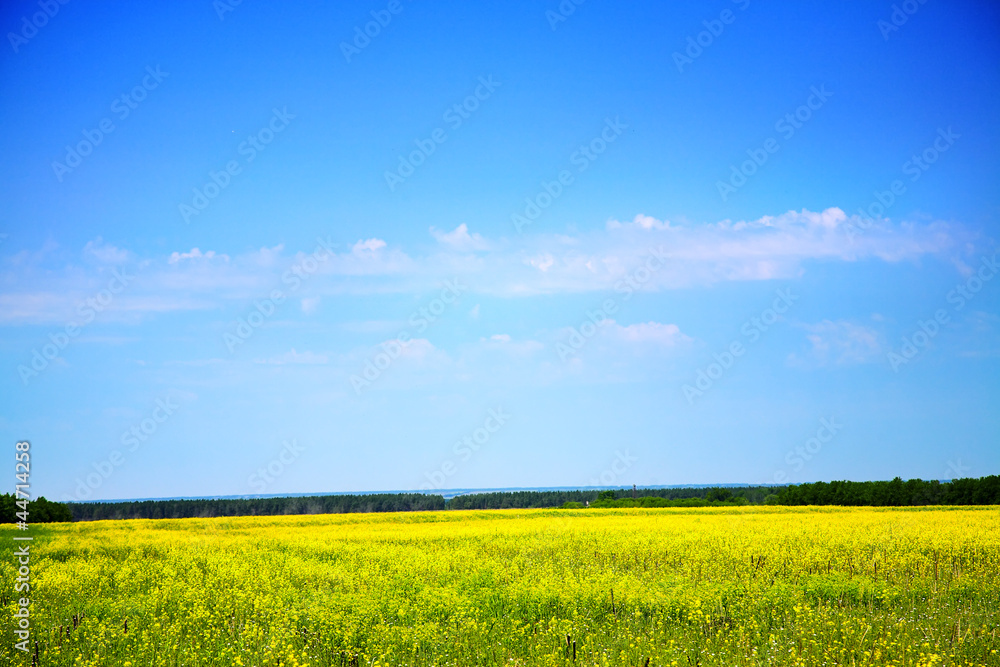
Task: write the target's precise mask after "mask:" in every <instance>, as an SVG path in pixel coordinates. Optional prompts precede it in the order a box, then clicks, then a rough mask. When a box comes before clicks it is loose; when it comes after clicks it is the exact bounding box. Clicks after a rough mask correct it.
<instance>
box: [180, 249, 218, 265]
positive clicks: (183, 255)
mask: <svg viewBox="0 0 1000 667" xmlns="http://www.w3.org/2000/svg"><path fill="white" fill-rule="evenodd" d="M214 257H215V251H214V250H209V251H208V252H202V251H201V250H199V249H198V248H191V252H174V253H171V255H170V257H169V258H168V259H167V263H168V264H177V263H178V262H182V261H184V260H186V259H190V260H197V259H213V258H214ZM219 259H221V260H223V261H225V262H228V261H229V255H219Z"/></svg>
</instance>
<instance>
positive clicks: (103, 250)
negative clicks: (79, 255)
mask: <svg viewBox="0 0 1000 667" xmlns="http://www.w3.org/2000/svg"><path fill="white" fill-rule="evenodd" d="M83 254H84V256H90V257H93V258H94V259H96V260H97V261H99V262H101V263H103V264H124V263H125V262H127V261H128V258H129V254H128V251H127V250H122V249H121V248H118V247H115V246H113V245H111V244H109V243H105V242H104V239H102V238H101V237H100V236H98V237H97V238H96V239H94V240H93V241H88V242H87V245H85V246H83Z"/></svg>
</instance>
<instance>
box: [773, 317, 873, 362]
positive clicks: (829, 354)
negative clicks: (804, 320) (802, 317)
mask: <svg viewBox="0 0 1000 667" xmlns="http://www.w3.org/2000/svg"><path fill="white" fill-rule="evenodd" d="M797 326H798V327H799V328H801V329H804V330H805V331H806V340H807V341H808V343H809V347H808V349H807V350H806V351H805V352H804V353H803V354H802V355H797V354H795V353H792V354H791V355H790V356H789V362H790V363H791V364H792V365H795V366H800V367H802V366H804V367H811V366H828V365H845V364H862V363H867V362H870V361H875V360H878V359H880V358H881V356H882V345H881V343H880V342H879V335H878V332H877V331H875V330H874V329H872V328H870V327H866V326H864V325H861V324H855V323H853V322H848V321H845V320H840V321H837V322H833V321H831V320H823V321H822V322H817V323H816V324H799V325H797Z"/></svg>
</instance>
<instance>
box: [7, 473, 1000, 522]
mask: <svg viewBox="0 0 1000 667" xmlns="http://www.w3.org/2000/svg"><path fill="white" fill-rule="evenodd" d="M587 505H590V506H593V507H705V506H713V505H842V506H852V507H861V506H867V507H903V506H924V505H1000V476H997V475H991V476H989V477H981V478H978V479H957V480H953V481H947V482H940V481H937V480H930V481H927V480H921V479H911V480H908V481H903V480H902V479H900V478H899V477H897V478H896V479H894V480H892V481H887V482H885V481H883V482H848V481H839V482H815V483H810V484H797V485H789V486H743V487H740V486H716V487H684V488H669V489H655V488H654V489H616V490H604V491H601V490H598V489H591V490H580V491H509V492H504V491H497V492H491V493H471V494H467V495H462V496H456V497H454V498H451V499H450V500H445V499H444V497H442V496H439V495H428V494H422V493H375V494H353V495H329V496H302V497H288V498H223V499H192V500H138V501H118V502H87V503H55V502H50V501H48V500H46V499H45V498H39V499H38V500H35V501H32V502H30V503H28V512H29V516H28V522H27V523H28V524H32V523H47V522H52V521H97V520H103V519H182V518H189V517H216V516H273V515H283V514H341V513H350V512H417V511H430V510H491V509H529V508H545V507H549V508H551V507H568V508H571V507H584V506H587ZM20 511H21V508H19V507H18V506H17V505H16V503H15V499H14V497H13V495H11V494H3V495H0V523H15V522H17V521H19V520H20V518H19V517H18V516H17V513H18V512H20Z"/></svg>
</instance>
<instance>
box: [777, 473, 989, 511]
mask: <svg viewBox="0 0 1000 667" xmlns="http://www.w3.org/2000/svg"><path fill="white" fill-rule="evenodd" d="M770 502H772V503H773V504H775V505H848V506H875V507H902V506H912V505H1000V476H997V475H991V476H989V477H980V478H979V479H956V480H953V481H951V482H938V481H937V480H930V481H924V480H921V479H911V480H908V481H906V482H904V481H903V480H902V479H900V478H899V477H897V478H896V479H894V480H892V481H891V482H829V483H827V482H816V483H814V484H798V485H796V486H787V487H784V488H782V489H781V490H780V491H778V493H777V498H776V499H773V500H771V501H770Z"/></svg>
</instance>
